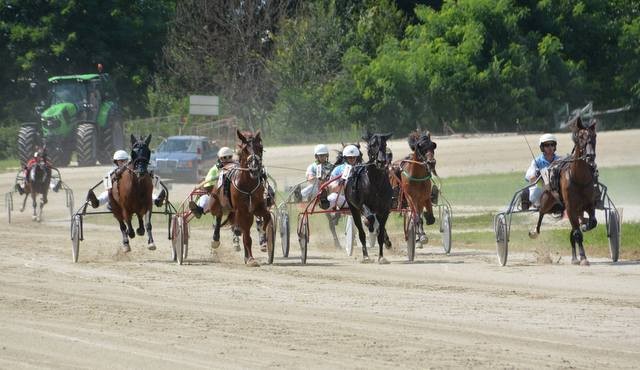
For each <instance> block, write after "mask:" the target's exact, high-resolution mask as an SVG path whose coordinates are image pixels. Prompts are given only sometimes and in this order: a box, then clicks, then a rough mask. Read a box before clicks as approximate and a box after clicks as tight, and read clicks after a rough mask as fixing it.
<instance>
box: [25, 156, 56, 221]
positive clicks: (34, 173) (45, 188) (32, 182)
mask: <svg viewBox="0 0 640 370" xmlns="http://www.w3.org/2000/svg"><path fill="white" fill-rule="evenodd" d="M51 168H52V165H51V163H49V161H48V160H47V152H46V149H45V148H44V147H42V148H38V149H37V152H36V153H35V155H34V157H33V158H32V159H31V160H30V161H29V162H28V163H27V168H26V171H25V179H24V201H23V202H22V207H21V208H20V212H22V211H24V209H25V206H26V205H27V198H28V197H29V196H31V201H32V205H33V215H32V216H31V219H32V220H33V221H37V222H40V220H42V208H43V207H44V205H45V204H47V201H48V200H47V194H48V193H49V184H50V183H51ZM38 194H40V195H41V197H40V204H39V205H38V202H37V201H36V197H37V195H38Z"/></svg>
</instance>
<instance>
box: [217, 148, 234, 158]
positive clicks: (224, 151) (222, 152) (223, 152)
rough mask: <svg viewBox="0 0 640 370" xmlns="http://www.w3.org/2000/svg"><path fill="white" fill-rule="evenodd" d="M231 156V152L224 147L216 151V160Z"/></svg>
mask: <svg viewBox="0 0 640 370" xmlns="http://www.w3.org/2000/svg"><path fill="white" fill-rule="evenodd" d="M231 156H233V150H231V149H230V148H228V147H226V146H223V147H222V148H220V150H218V158H222V157H231Z"/></svg>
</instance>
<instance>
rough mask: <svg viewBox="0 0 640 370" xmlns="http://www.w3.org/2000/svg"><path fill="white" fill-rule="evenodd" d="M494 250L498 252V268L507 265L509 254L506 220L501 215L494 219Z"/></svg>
mask: <svg viewBox="0 0 640 370" xmlns="http://www.w3.org/2000/svg"><path fill="white" fill-rule="evenodd" d="M495 227H496V230H495V231H496V248H497V252H498V263H500V266H504V265H506V264H507V255H508V253H509V236H508V235H507V220H506V218H505V216H504V215H503V214H500V215H498V216H497V218H496V225H495Z"/></svg>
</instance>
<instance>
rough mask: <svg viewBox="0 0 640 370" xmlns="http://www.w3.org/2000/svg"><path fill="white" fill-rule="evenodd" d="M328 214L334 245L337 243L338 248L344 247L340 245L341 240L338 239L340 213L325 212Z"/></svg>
mask: <svg viewBox="0 0 640 370" xmlns="http://www.w3.org/2000/svg"><path fill="white" fill-rule="evenodd" d="M325 214H326V215H327V220H328V221H329V230H330V231H331V235H332V236H333V245H335V247H336V249H342V247H341V246H340V240H338V233H336V223H337V220H338V214H337V213H336V214H335V215H331V214H330V213H325Z"/></svg>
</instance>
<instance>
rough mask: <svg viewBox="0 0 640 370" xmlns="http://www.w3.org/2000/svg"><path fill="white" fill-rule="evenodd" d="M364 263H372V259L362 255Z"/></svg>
mask: <svg viewBox="0 0 640 370" xmlns="http://www.w3.org/2000/svg"><path fill="white" fill-rule="evenodd" d="M362 263H371V259H369V257H368V256H367V257H362Z"/></svg>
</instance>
